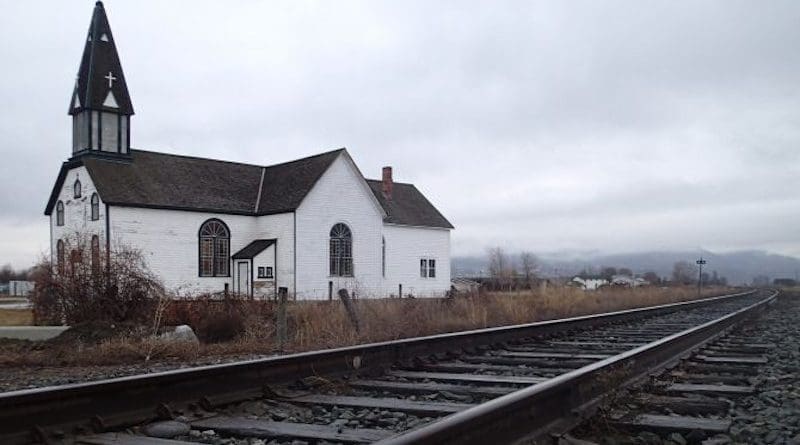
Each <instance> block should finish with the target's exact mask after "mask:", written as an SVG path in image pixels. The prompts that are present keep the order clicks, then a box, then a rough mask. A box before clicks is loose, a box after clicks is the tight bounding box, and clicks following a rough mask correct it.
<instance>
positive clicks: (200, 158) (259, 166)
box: [130, 148, 264, 168]
mask: <svg viewBox="0 0 800 445" xmlns="http://www.w3.org/2000/svg"><path fill="white" fill-rule="evenodd" d="M130 151H131V153H136V152H141V153H152V154H157V155H164V156H173V157H176V158H185V159H197V160H200V161H214V162H224V163H226V164H237V165H246V166H248V167H258V168H263V167H264V166H263V165H258V164H251V163H249V162H239V161H226V160H224V159H215V158H205V157H202V156H192V155H180V154H176V153H167V152H163V151H154V150H142V149H141V148H131V149H130Z"/></svg>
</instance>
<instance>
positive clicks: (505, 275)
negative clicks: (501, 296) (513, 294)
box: [489, 247, 512, 289]
mask: <svg viewBox="0 0 800 445" xmlns="http://www.w3.org/2000/svg"><path fill="white" fill-rule="evenodd" d="M489 275H490V276H491V277H492V279H493V280H494V281H495V283H497V285H498V286H499V287H500V289H506V288H510V287H511V276H512V267H511V264H510V262H509V260H508V256H507V255H506V253H505V251H504V250H503V248H502V247H492V248H490V249H489Z"/></svg>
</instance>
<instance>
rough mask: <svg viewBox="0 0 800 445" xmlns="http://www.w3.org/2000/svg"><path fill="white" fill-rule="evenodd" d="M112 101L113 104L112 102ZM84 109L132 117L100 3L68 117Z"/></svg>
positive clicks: (82, 58) (87, 39)
mask: <svg viewBox="0 0 800 445" xmlns="http://www.w3.org/2000/svg"><path fill="white" fill-rule="evenodd" d="M109 98H113V100H111V99H109ZM85 109H91V110H105V111H111V112H114V113H119V114H123V115H131V114H133V105H132V104H131V97H130V95H129V94H128V86H127V84H126V83H125V75H124V74H123V73H122V65H121V64H120V61H119V54H117V46H116V44H115V43H114V36H113V35H112V34H111V26H110V25H109V24H108V17H106V11H105V9H104V8H103V3H102V2H97V3H96V4H95V7H94V13H93V14H92V22H91V23H90V24H89V33H88V35H87V36H86V46H84V48H83V57H81V66H80V68H79V69H78V78H77V79H76V80H75V91H74V92H73V94H72V99H71V101H70V105H69V114H76V113H79V112H81V111H83V110H85Z"/></svg>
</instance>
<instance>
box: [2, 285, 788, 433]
mask: <svg viewBox="0 0 800 445" xmlns="http://www.w3.org/2000/svg"><path fill="white" fill-rule="evenodd" d="M774 298H775V293H774V292H765V291H752V292H746V293H742V294H735V295H729V296H724V297H715V298H710V299H705V300H700V301H695V302H689V303H679V304H672V305H664V306H658V307H653V308H646V309H637V310H629V311H620V312H614V313H610V314H599V315H593V316H585V317H576V318H570V319H565V320H553V321H547V322H540V323H531V324H526V325H518V326H511V327H502V328H491V329H482V330H476V331H469V332H462V333H454V334H445V335H437V336H430V337H422V338H416V339H406V340H399V341H394V342H385V343H376V344H370V345H360V346H353V347H348V348H340V349H334V350H328V351H319V352H310V353H302V354H293V355H289V356H283V357H276V358H270V359H262V360H255V361H248V362H238V363H231V364H224V365H215V366H206V367H201V368H193V369H187V370H177V371H167V372H162V373H157V374H150V375H143V376H132V377H124V378H118V379H113V380H107V381H100V382H92V383H83V384H74V385H66V386H61V387H53V388H40V389H34V390H24V391H15V392H10V393H5V394H0V442H2V443H8V444H17V443H31V442H49V443H76V444H95V445H105V444H122V445H126V444H129V445H169V444H172V445H179V444H186V443H219V444H223V443H224V444H266V443H270V444H283V443H286V444H294V445H300V444H303V443H320V444H326V443H372V442H379V443H382V444H409V443H437V444H439V443H460V444H464V443H510V442H515V441H519V440H521V439H536V438H537V437H542V436H543V435H545V434H549V433H552V432H558V431H564V430H566V429H568V428H570V427H572V426H574V425H575V424H577V423H578V422H579V421H580V419H581V418H582V413H583V412H585V411H587V410H590V409H592V408H593V407H595V406H596V405H597V404H598V403H599V402H600V400H601V397H602V396H603V394H605V393H607V392H608V391H610V390H611V389H613V388H615V387H618V386H620V385H623V384H627V383H629V382H632V381H634V380H636V379H638V378H640V377H642V376H644V375H647V374H648V373H651V372H653V371H654V370H656V369H658V368H660V367H662V366H664V365H665V364H668V363H671V362H675V361H676V360H677V359H678V358H680V357H681V356H682V355H684V354H685V353H686V352H687V351H689V350H692V349H694V348H696V347H698V346H700V345H703V344H705V343H707V342H709V341H711V340H712V339H714V338H715V337H716V336H718V335H720V334H721V333H723V332H725V331H726V330H727V329H729V328H730V327H731V326H733V325H735V324H736V323H738V322H739V321H741V320H743V319H745V318H747V317H750V316H752V315H754V314H755V313H757V312H758V311H760V310H762V309H763V308H764V307H766V305H767V304H769V303H770V302H772V301H773V300H774ZM153 436H162V437H163V438H157V437H153Z"/></svg>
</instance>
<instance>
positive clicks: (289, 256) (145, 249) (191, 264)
mask: <svg viewBox="0 0 800 445" xmlns="http://www.w3.org/2000/svg"><path fill="white" fill-rule="evenodd" d="M110 215H111V241H112V244H113V243H115V242H122V243H125V244H126V245H130V246H133V247H135V248H138V249H140V250H141V251H142V254H143V255H144V256H145V258H146V260H147V262H148V265H149V266H150V268H151V270H153V271H154V272H156V273H157V274H158V275H159V276H160V277H161V279H162V280H163V281H164V284H165V285H166V286H167V287H168V288H169V289H178V290H180V291H181V292H183V293H191V294H196V293H201V292H221V291H223V290H224V289H225V283H228V284H229V286H231V289H233V287H232V283H233V279H234V278H235V271H234V269H233V265H231V269H230V272H231V273H230V275H231V276H230V277H200V276H199V273H198V255H199V249H198V232H199V230H200V225H202V224H203V223H204V222H205V221H206V220H208V219H210V218H217V219H219V220H221V221H223V222H224V223H225V224H226V225H227V226H228V229H230V232H231V243H230V253H231V255H233V254H234V253H236V252H237V251H238V250H240V249H242V248H243V247H244V246H246V245H247V244H249V243H250V242H251V241H253V240H255V239H261V238H277V239H279V242H278V264H277V265H276V277H277V279H278V286H285V287H287V288H289V292H292V290H293V287H294V260H293V258H294V252H293V249H294V242H293V236H292V235H293V230H292V227H293V217H292V214H291V213H282V214H278V215H267V216H260V217H254V216H245V215H223V214H216V213H203V212H186V211H177V210H159V209H142V208H134V207H116V206H115V207H112V208H111V211H110Z"/></svg>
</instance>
